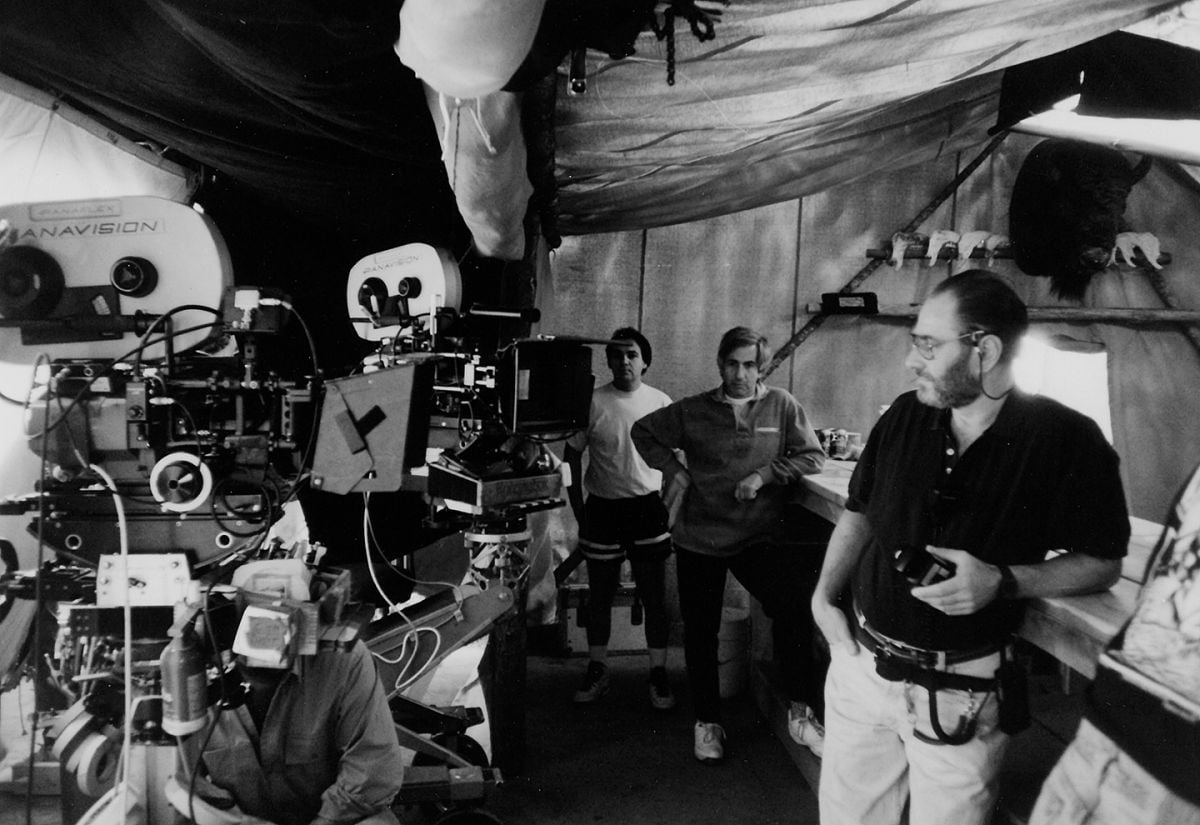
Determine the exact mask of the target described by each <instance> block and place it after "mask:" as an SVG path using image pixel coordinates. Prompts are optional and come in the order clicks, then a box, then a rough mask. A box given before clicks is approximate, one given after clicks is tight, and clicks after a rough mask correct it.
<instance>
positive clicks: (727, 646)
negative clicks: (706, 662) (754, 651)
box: [717, 607, 750, 699]
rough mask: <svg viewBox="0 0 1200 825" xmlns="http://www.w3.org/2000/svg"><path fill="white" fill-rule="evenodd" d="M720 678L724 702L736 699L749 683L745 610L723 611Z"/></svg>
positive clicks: (728, 609)
mask: <svg viewBox="0 0 1200 825" xmlns="http://www.w3.org/2000/svg"><path fill="white" fill-rule="evenodd" d="M717 678H718V679H719V680H720V690H721V698H722V699H728V698H730V697H731V696H737V695H738V694H739V693H741V692H742V691H744V690H745V689H746V685H747V684H748V683H749V681H750V611H749V610H748V609H746V608H744V607H723V608H721V629H720V630H719V631H718V633H717Z"/></svg>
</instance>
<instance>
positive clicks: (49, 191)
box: [0, 75, 200, 204]
mask: <svg viewBox="0 0 1200 825" xmlns="http://www.w3.org/2000/svg"><path fill="white" fill-rule="evenodd" d="M199 183H200V180H199V177H198V176H197V175H195V174H193V173H192V172H191V171H190V170H188V169H187V168H186V167H183V166H181V165H179V164H177V163H173V162H171V161H169V160H166V159H164V158H163V157H162V156H161V155H159V154H157V153H155V152H154V151H152V150H151V149H149V148H147V147H145V146H142V145H140V144H137V143H134V142H133V141H131V140H128V139H127V138H125V137H122V136H121V135H118V134H116V133H115V132H113V131H112V130H108V129H104V128H103V127H101V126H100V125H99V124H97V123H96V122H95V121H94V120H93V119H92V118H89V117H87V116H85V115H83V114H81V113H79V112H77V111H75V110H74V109H72V108H71V107H70V106H67V105H66V104H64V103H62V102H61V101H59V100H55V99H54V98H53V97H51V96H50V95H48V94H46V93H45V92H42V91H39V90H37V89H34V88H31V87H29V86H26V85H25V84H24V83H19V82H17V81H15V80H13V79H12V78H7V77H4V76H3V75H0V204H7V203H37V202H44V201H65V200H80V199H85V198H98V197H109V196H117V195H156V196H158V197H160V198H168V199H170V200H173V201H176V202H179V203H187V202H189V201H190V198H191V197H192V195H193V194H195V191H196V188H197V186H199Z"/></svg>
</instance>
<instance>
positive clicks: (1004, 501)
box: [846, 390, 1129, 650]
mask: <svg viewBox="0 0 1200 825" xmlns="http://www.w3.org/2000/svg"><path fill="white" fill-rule="evenodd" d="M953 445H954V440H953V438H952V437H951V436H950V412H949V410H938V409H935V408H933V407H930V406H927V405H925V404H922V403H921V402H920V401H918V400H917V397H916V393H914V392H909V393H905V394H904V395H902V396H900V397H899V398H898V399H896V401H895V403H894V404H892V406H891V407H890V409H888V411H887V412H886V413H885V414H884V415H883V417H882V418H880V419H879V422H878V423H877V424H876V425H875V428H874V429H873V430H872V431H871V435H870V438H869V439H868V440H867V446H866V448H865V449H864V450H863V454H862V457H861V458H860V459H859V462H858V465H857V467H855V470H854V475H853V477H852V478H851V480H850V495H849V500H848V501H847V502H846V507H847V509H849V510H852V511H855V512H861V513H864V514H865V515H866V517H867V519H868V520H869V521H870V524H871V528H872V531H873V533H874V537H873V538H872V540H871V541H870V542H869V543H868V545H867V547H866V549H865V552H864V555H863V558H862V559H861V561H860V564H859V566H858V570H857V572H856V574H855V579H854V597H855V600H856V602H857V603H858V605H859V607H860V609H862V611H863V613H864V614H865V616H866V618H867V620H868V622H870V624H871V626H872V627H874V628H876V629H877V630H879V631H880V632H881V633H884V634H886V635H888V636H891V637H892V638H895V639H899V640H901V641H904V642H907V643H909V644H912V645H916V646H918V647H923V648H929V649H933V650H959V649H969V648H974V647H979V646H982V645H985V644H988V643H993V642H997V641H1000V640H1002V639H1004V638H1006V637H1007V635H1008V634H1009V633H1011V632H1013V631H1015V630H1016V629H1017V626H1018V625H1019V624H1020V620H1021V610H1022V606H1023V603H1022V602H1020V601H1003V600H997V601H994V602H992V603H991V604H989V605H987V606H986V607H985V608H984V609H983V610H981V611H979V612H977V613H974V614H972V615H970V616H947V615H946V614H944V613H942V612H940V611H938V610H935V609H933V608H932V607H929V606H928V605H926V604H925V603H924V602H921V601H919V600H917V599H914V598H913V597H912V596H911V595H910V594H909V590H910V585H909V584H908V582H907V581H905V579H904V578H903V576H901V575H900V574H899V573H897V572H896V571H895V570H894V569H893V566H892V558H893V553H894V551H895V550H896V548H897V547H899V546H900V545H901V544H902V543H908V544H916V545H921V546H924V545H926V544H932V545H934V546H937V547H951V548H957V549H960V550H966V551H968V552H970V553H971V554H972V555H974V556H977V557H978V558H980V559H982V560H984V561H986V562H988V563H990V564H1000V563H1004V564H1033V563H1036V562H1040V561H1043V560H1044V559H1045V558H1046V552H1047V551H1048V550H1054V549H1061V550H1066V551H1068V552H1075V553H1086V554H1088V555H1090V556H1098V557H1101V558H1106V559H1113V558H1121V557H1122V556H1124V555H1125V553H1126V551H1127V548H1128V544H1129V515H1128V512H1127V510H1126V507H1125V494H1124V491H1123V490H1122V488H1121V479H1120V476H1119V474H1118V471H1117V466H1118V458H1117V454H1116V452H1115V451H1114V450H1113V449H1112V447H1111V446H1110V445H1109V444H1108V442H1107V441H1105V439H1104V436H1103V434H1102V433H1101V432H1100V428H1099V427H1097V426H1096V424H1095V422H1094V421H1092V420H1091V419H1090V418H1088V417H1087V416H1085V415H1082V414H1081V413H1078V412H1076V411H1074V410H1072V409H1070V408H1069V407H1066V406H1064V405H1062V404H1060V403H1058V402H1057V401H1054V400H1052V399H1049V398H1045V397H1042V396H1031V395H1024V394H1022V393H1019V392H1017V391H1015V390H1014V391H1013V392H1012V393H1011V394H1010V395H1009V397H1008V399H1007V400H1006V401H1005V402H1004V406H1003V407H1001V408H1000V413H999V415H998V416H997V417H996V420H995V421H994V422H993V423H992V425H991V426H990V427H988V429H987V430H986V431H985V432H984V433H983V434H982V435H980V436H979V438H977V439H976V440H975V442H974V443H973V444H971V446H970V448H968V449H967V451H966V452H965V453H963V454H961V455H948V454H947V450H948V449H950V448H953ZM947 468H949V469H947Z"/></svg>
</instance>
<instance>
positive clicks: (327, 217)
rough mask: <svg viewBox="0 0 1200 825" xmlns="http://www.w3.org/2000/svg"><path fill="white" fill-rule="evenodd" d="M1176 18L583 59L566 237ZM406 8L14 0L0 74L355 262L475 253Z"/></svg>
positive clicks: (727, 192)
mask: <svg viewBox="0 0 1200 825" xmlns="http://www.w3.org/2000/svg"><path fill="white" fill-rule="evenodd" d="M572 2H576V3H577V2H579V0H559V2H558V3H555V2H553V1H552V2H551V3H550V4H549V6H552V7H553V6H563V5H565V6H569V5H571V3H572ZM1178 5H1179V4H1176V3H1155V2H1150V0H1091V1H1090V2H1086V3H1079V4H1073V5H1072V7H1071V10H1070V13H1064V12H1063V9H1062V7H1061V6H1059V5H1058V4H1047V3H1045V2H1044V1H1043V0H957V2H951V3H932V2H893V1H892V0H852V1H851V2H846V1H845V0H843V1H842V2H788V0H736V1H735V2H734V3H733V4H731V5H730V6H729V7H728V8H727V9H726V10H725V12H724V14H723V15H722V17H721V19H720V20H719V22H718V24H717V37H716V39H714V40H712V41H709V42H707V43H703V44H701V43H698V42H696V41H694V40H693V39H691V36H690V35H688V34H686V33H683V32H681V33H680V34H679V35H678V37H677V82H676V84H675V85H674V86H667V85H666V84H665V82H664V77H665V68H664V63H665V46H664V44H662V43H660V42H658V41H657V40H656V39H655V38H654V35H653V34H651V33H649V32H645V33H643V34H642V35H641V36H640V37H639V38H638V39H637V41H636V43H635V46H636V50H637V53H636V55H635V56H633V57H630V58H626V59H624V60H619V61H618V60H612V59H609V58H605V57H603V56H602V55H601V54H600V53H598V52H590V53H589V77H590V81H589V82H590V89H589V91H588V93H587V94H586V95H583V96H581V97H575V98H570V97H567V96H565V95H560V97H559V100H558V106H557V119H558V123H557V128H556V130H555V132H556V135H555V137H556V140H557V149H556V153H555V154H556V158H557V178H558V182H559V185H560V194H559V201H558V212H559V214H560V215H561V219H560V224H559V228H560V229H561V230H562V231H564V232H566V233H580V232H595V231H605V230H613V229H622V228H632V227H644V226H649V225H664V224H669V223H677V222H682V221H687V220H692V219H696V218H699V217H704V216H709V215H715V214H723V213H728V212H731V211H737V210H740V209H746V208H750V207H754V206H758V205H762V204H767V203H772V202H777V201H782V200H786V199H789V198H794V197H797V196H799V195H802V194H804V193H809V192H814V191H819V190H821V189H824V188H826V187H829V186H832V185H836V184H838V183H844V182H846V181H849V180H854V179H856V178H859V177H862V176H864V175H868V174H870V173H872V172H873V171H878V170H882V169H889V168H896V167H899V166H906V165H911V164H915V163H918V162H921V161H923V160H927V159H929V158H931V157H935V156H937V155H938V154H939V153H944V152H946V151H949V150H951V149H954V148H961V147H963V146H968V145H971V144H973V143H978V142H981V141H982V140H983V139H984V136H985V132H986V130H987V128H988V127H989V126H991V125H992V124H993V123H994V121H995V114H996V108H997V104H998V96H999V86H1000V78H1001V74H1002V70H1003V69H1004V68H1005V67H1007V66H1012V65H1015V64H1018V63H1022V62H1024V61H1029V60H1032V59H1035V58H1039V57H1043V56H1045V55H1048V54H1051V53H1054V52H1059V51H1061V50H1063V49H1066V48H1069V47H1072V46H1075V45H1077V44H1080V43H1083V42H1085V41H1088V40H1091V39H1093V38H1096V37H1099V36H1101V35H1104V34H1106V33H1108V32H1111V31H1114V30H1116V29H1119V28H1121V27H1124V26H1128V25H1130V24H1133V23H1136V22H1138V21H1139V20H1143V19H1145V18H1147V17H1149V16H1151V15H1155V14H1164V15H1170V14H1171V13H1173V12H1172V10H1173V9H1175V7H1176V6H1178ZM398 8H399V3H398V2H396V1H395V0H373V2H365V3H359V4H354V5H352V6H345V5H343V4H333V3H312V4H298V3H289V2H283V1H282V0H255V1H254V2H251V0H234V1H233V2H227V3H223V4H220V5H219V6H214V5H211V4H194V3H188V2H177V0H122V1H120V2H118V0H107V1H106V2H105V1H102V2H95V3H88V4H83V5H80V4H76V3H70V2H68V1H67V0H42V2H39V3H26V2H16V0H10V2H7V3H5V4H4V8H3V15H4V19H5V25H4V26H3V28H2V29H0V72H4V73H6V74H8V75H10V76H13V77H16V78H18V79H21V80H24V81H26V82H28V83H30V84H31V85H34V86H36V87H39V88H42V89H47V90H52V91H53V92H55V93H57V94H60V95H62V96H63V98H64V99H65V100H66V101H68V102H71V103H74V104H76V105H78V106H80V107H82V108H84V109H85V110H89V111H92V112H95V113H97V114H99V115H100V116H102V117H103V118H106V119H108V120H109V121H111V122H112V123H114V124H118V125H119V126H120V127H122V128H123V129H125V130H127V131H128V132H130V133H132V134H134V135H136V136H140V137H143V138H145V139H147V140H148V141H150V142H152V143H153V144H155V145H157V146H159V147H162V148H163V149H165V150H166V152H167V154H168V155H169V156H178V157H181V158H186V159H190V160H192V161H195V162H198V163H201V164H203V165H204V166H205V167H207V168H208V169H209V170H215V173H216V175H215V182H214V181H212V180H210V181H209V183H208V185H207V190H208V191H209V192H210V193H211V192H213V191H214V189H215V190H217V191H218V192H224V193H232V194H231V195H229V196H230V197H233V198H234V199H237V198H241V197H250V198H256V199H261V201H262V202H263V203H264V204H267V205H269V206H270V207H271V208H279V209H283V210H287V211H288V212H289V213H290V214H292V215H296V216H301V217H302V218H303V219H304V220H306V221H308V222H310V223H316V224H319V225H322V226H325V227H327V228H328V229H329V231H330V232H331V233H338V234H340V236H341V237H343V238H349V239H351V242H353V243H357V245H358V249H356V252H358V251H364V250H367V251H369V248H384V247H386V246H391V245H395V244H397V243H401V242H406V241H410V240H428V241H432V242H435V243H443V244H445V245H448V246H451V247H453V248H455V249H456V250H460V251H461V250H465V239H464V228H463V225H462V223H461V221H460V220H459V218H458V216H457V212H456V209H455V206H454V201H453V196H452V194H451V192H450V189H449V184H448V182H447V179H446V172H445V171H444V170H443V168H442V164H441V161H440V159H439V144H438V136H437V134H436V132H435V129H434V128H433V125H432V123H431V120H430V117H429V112H428V110H427V108H426V104H425V100H424V94H423V91H422V89H421V85H420V83H419V82H418V81H417V80H416V79H415V78H414V76H413V74H412V72H411V71H409V70H408V69H407V68H406V67H404V66H403V65H401V64H400V62H399V61H398V60H397V59H396V56H395V53H394V51H393V43H394V41H395V39H396V36H397V29H398V22H397V11H398ZM0 196H4V197H6V199H8V200H12V199H13V198H12V195H11V193H0ZM201 197H203V191H202V194H201ZM243 217H244V215H243Z"/></svg>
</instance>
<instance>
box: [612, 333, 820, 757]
mask: <svg viewBox="0 0 1200 825" xmlns="http://www.w3.org/2000/svg"><path fill="white" fill-rule="evenodd" d="M768 358H769V352H768V350H767V341H766V338H765V337H763V336H762V335H760V334H759V333H757V332H755V331H754V330H752V329H749V328H747V327H735V328H733V329H731V330H729V331H728V332H726V333H725V335H724V336H722V338H721V343H720V345H719V347H718V349H717V368H718V370H719V372H720V375H721V386H719V387H717V388H716V389H712V390H709V391H707V392H703V393H700V394H698V395H693V396H690V397H688V398H685V399H683V400H681V401H677V402H675V403H673V404H671V405H670V406H668V407H664V408H663V409H661V410H657V411H655V412H652V413H650V414H649V415H647V416H646V417H645V418H642V419H641V420H639V421H638V422H637V423H636V424H634V426H633V442H634V445H635V446H636V447H637V450H638V452H640V453H641V454H642V457H643V458H645V459H646V463H647V464H649V465H650V466H652V467H656V468H658V469H660V470H662V472H663V475H664V477H665V478H666V480H667V481H666V483H667V487H666V501H667V505H668V507H670V508H672V509H674V508H678V516H677V517H676V519H675V523H674V527H673V530H672V535H671V537H672V541H673V543H674V545H675V548H676V566H677V571H678V578H679V603H680V611H681V612H682V614H683V625H684V658H685V661H686V664H687V673H688V681H689V684H690V686H691V694H692V701H693V704H694V706H695V713H696V725H695V728H694V733H695V736H694V753H695V756H696V758H697V759H699V760H701V761H704V762H717V761H720V760H721V759H723V758H724V755H725V747H724V746H725V730H724V728H723V727H722V725H721V707H720V692H719V681H718V672H717V635H718V632H719V630H720V625H721V608H722V605H723V598H724V590H725V576H726V573H727V572H732V573H733V575H734V576H736V577H737V579H738V581H740V582H741V583H742V585H743V586H744V587H745V588H746V589H747V590H748V591H749V592H750V594H751V595H753V596H754V597H755V598H757V599H758V600H759V602H760V603H761V604H762V606H763V609H764V611H765V612H766V614H767V615H768V616H770V617H771V618H772V619H773V625H772V626H773V630H774V641H775V657H776V661H777V663H778V665H779V673H780V677H781V680H782V682H783V687H784V690H785V691H786V692H787V694H788V698H789V699H790V700H791V708H790V711H789V726H788V728H789V732H790V733H791V734H792V737H793V738H794V739H796V740H797V741H798V742H801V743H802V744H805V745H807V746H808V747H809V748H810V749H812V750H813V751H814V753H817V754H818V755H819V754H820V746H821V734H822V731H821V727H820V723H819V722H818V720H817V718H816V716H815V714H814V713H813V711H812V705H813V704H814V703H816V702H819V701H820V693H821V685H820V680H819V676H818V670H817V667H816V664H815V663H814V661H813V657H812V653H811V650H812V637H813V625H812V617H811V615H809V612H808V611H807V610H806V609H805V606H804V605H805V599H806V595H805V594H804V593H803V592H802V590H803V585H802V577H801V576H800V575H799V574H798V570H799V569H800V565H799V564H797V562H798V561H799V560H798V559H795V558H793V557H792V554H791V553H790V552H789V551H788V549H787V548H785V547H784V546H783V545H782V543H781V541H780V539H781V538H782V535H781V533H782V530H783V525H784V515H785V513H784V508H785V505H786V502H787V499H788V497H789V491H788V490H787V489H786V487H787V486H788V485H790V484H793V483H795V482H796V481H797V480H798V479H799V478H800V477H801V476H803V475H807V474H812V473H817V472H820V470H821V467H822V466H823V464H824V462H825V454H824V452H823V451H822V450H821V446H820V443H819V442H818V441H817V436H816V434H815V433H814V432H813V429H812V426H811V425H810V424H809V422H808V419H807V417H806V416H805V413H804V410H803V408H801V406H800V404H799V402H798V401H796V399H795V398H793V397H792V396H791V394H789V393H788V392H786V391H785V390H782V389H779V388H778V387H768V386H766V385H764V384H762V383H761V382H760V380H759V378H760V376H759V371H760V370H761V369H762V367H763V366H764V365H765V364H766V362H767V359H768ZM676 450H680V451H682V453H683V456H684V460H685V461H686V466H685V464H684V462H681V461H680V460H679V458H678V457H677V456H676V453H675V451H676Z"/></svg>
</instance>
